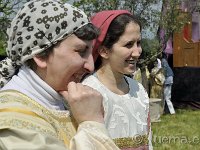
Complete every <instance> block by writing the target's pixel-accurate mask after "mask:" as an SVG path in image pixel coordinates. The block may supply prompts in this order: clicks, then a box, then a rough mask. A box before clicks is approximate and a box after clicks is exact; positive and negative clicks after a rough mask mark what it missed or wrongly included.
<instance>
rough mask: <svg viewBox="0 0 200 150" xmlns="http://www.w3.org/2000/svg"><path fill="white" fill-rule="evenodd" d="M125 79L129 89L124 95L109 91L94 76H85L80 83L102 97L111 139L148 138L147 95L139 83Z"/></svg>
mask: <svg viewBox="0 0 200 150" xmlns="http://www.w3.org/2000/svg"><path fill="white" fill-rule="evenodd" d="M125 78H126V80H127V82H128V84H129V89H130V90H129V92H128V93H127V94H125V95H118V94H115V93H113V92H112V91H110V90H109V89H108V88H107V87H105V86H104V85H103V84H102V83H101V82H100V81H99V80H98V78H97V77H96V74H93V75H90V76H87V77H86V78H85V79H84V80H83V81H82V83H83V84H84V85H88V86H90V87H92V88H94V89H96V90H97V91H99V92H100V93H101V94H102V95H103V106H104V111H105V114H104V118H105V124H106V128H107V129H108V132H109V134H110V136H111V138H113V139H118V138H128V137H136V136H141V135H147V136H148V134H149V133H148V132H149V129H150V125H149V127H148V114H149V98H148V94H147V92H146V90H145V89H144V87H143V86H142V85H141V84H140V83H138V82H137V81H135V80H133V79H132V78H129V77H125ZM149 145H151V143H149Z"/></svg>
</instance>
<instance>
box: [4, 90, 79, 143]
mask: <svg viewBox="0 0 200 150" xmlns="http://www.w3.org/2000/svg"><path fill="white" fill-rule="evenodd" d="M0 99H1V100H0V103H1V104H5V105H6V107H8V108H9V107H12V105H14V106H15V107H16V104H17V105H18V106H19V107H20V106H21V107H24V106H26V109H27V110H28V111H31V112H33V113H35V114H37V115H38V116H40V118H41V119H43V120H46V121H47V122H48V123H49V124H50V125H51V126H52V127H53V129H54V130H55V131H56V133H57V137H58V138H59V139H61V140H64V141H68V140H66V139H71V137H73V136H74V134H75V132H76V129H75V127H76V124H75V121H74V120H73V118H71V117H70V115H69V112H68V111H58V112H57V111H52V110H49V109H47V108H45V107H43V106H42V105H40V104H38V103H37V102H35V101H34V100H32V99H31V98H29V97H28V96H26V95H25V94H23V93H21V92H18V91H16V90H5V91H0ZM27 107H28V108H27ZM4 108H5V107H4ZM18 122H20V120H19V121H18ZM12 125H13V124H12ZM30 125H31V124H30ZM32 126H33V125H32ZM14 127H18V126H14ZM19 127H20V125H19ZM32 129H35V128H32ZM65 133H67V134H65ZM65 143H66V145H67V144H68V143H69V142H65Z"/></svg>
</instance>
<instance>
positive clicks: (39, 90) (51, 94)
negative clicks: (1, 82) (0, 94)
mask: <svg viewBox="0 0 200 150" xmlns="http://www.w3.org/2000/svg"><path fill="white" fill-rule="evenodd" d="M7 89H12V90H17V91H19V92H21V93H24V94H26V95H27V96H29V97H30V98H32V99H34V100H35V101H37V102H38V103H39V104H41V105H42V106H44V107H47V108H49V109H55V110H64V109H65V108H64V100H63V97H62V96H61V95H59V94H58V93H57V92H56V91H55V90H54V89H52V88H51V87H50V86H49V85H48V84H46V83H45V82H44V81H43V80H42V79H41V78H40V77H39V76H38V75H37V74H36V73H35V72H34V71H32V70H31V69H29V68H28V67H26V66H22V67H21V68H20V70H19V73H18V74H17V75H15V76H13V77H12V79H11V80H10V81H9V82H8V83H7V84H6V85H5V86H4V87H3V88H2V89H1V90H7Z"/></svg>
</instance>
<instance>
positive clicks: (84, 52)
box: [77, 49, 87, 57]
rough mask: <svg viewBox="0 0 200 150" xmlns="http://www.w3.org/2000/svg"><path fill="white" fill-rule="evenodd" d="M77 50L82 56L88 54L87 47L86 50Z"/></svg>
mask: <svg viewBox="0 0 200 150" xmlns="http://www.w3.org/2000/svg"><path fill="white" fill-rule="evenodd" d="M77 52H78V53H79V55H80V56H81V57H84V56H85V55H86V53H87V50H86V49H85V50H78V51H77Z"/></svg>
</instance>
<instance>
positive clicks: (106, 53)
mask: <svg viewBox="0 0 200 150" xmlns="http://www.w3.org/2000/svg"><path fill="white" fill-rule="evenodd" d="M98 52H99V55H100V56H101V57H102V58H104V59H108V58H109V54H110V51H109V49H108V48H106V47H104V46H102V47H100V48H99V49H98Z"/></svg>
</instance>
